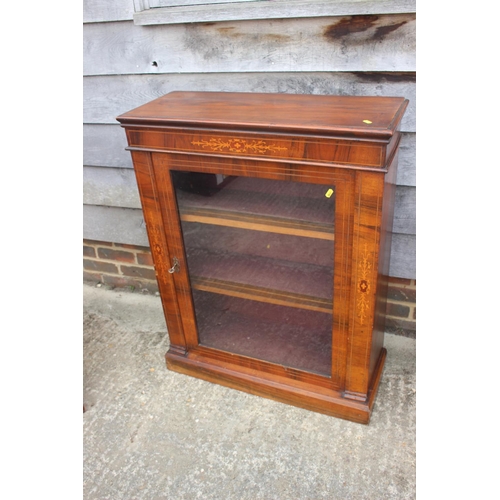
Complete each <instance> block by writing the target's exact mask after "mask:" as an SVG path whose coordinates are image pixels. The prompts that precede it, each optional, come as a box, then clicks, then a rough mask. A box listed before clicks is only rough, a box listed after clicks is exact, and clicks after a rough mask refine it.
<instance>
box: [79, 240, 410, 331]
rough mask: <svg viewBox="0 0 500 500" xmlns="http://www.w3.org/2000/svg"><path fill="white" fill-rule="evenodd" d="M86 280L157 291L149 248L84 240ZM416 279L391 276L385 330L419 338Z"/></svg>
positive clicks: (145, 290) (107, 284)
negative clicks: (417, 329) (417, 330)
mask: <svg viewBox="0 0 500 500" xmlns="http://www.w3.org/2000/svg"><path fill="white" fill-rule="evenodd" d="M83 279H84V281H86V282H91V283H101V284H103V285H106V286H109V287H111V288H129V289H132V290H137V291H143V292H147V293H156V292H158V284H157V282H156V277H155V272H154V269H153V260H152V258H151V252H150V250H149V248H148V247H137V246H134V245H121V244H118V243H107V242H103V241H90V240H84V242H83ZM416 319H417V316H416V280H409V279H400V278H389V291H388V295H387V320H386V331H387V332H390V333H395V334H397V335H403V336H405V337H411V338H416Z"/></svg>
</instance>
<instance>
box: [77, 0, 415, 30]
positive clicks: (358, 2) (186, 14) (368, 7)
mask: <svg viewBox="0 0 500 500" xmlns="http://www.w3.org/2000/svg"><path fill="white" fill-rule="evenodd" d="M239 1H242V0H239ZM243 1H248V0H243ZM250 1H252V5H246V6H244V7H243V8H241V7H239V6H238V5H236V7H235V3H233V4H232V5H225V6H222V7H219V8H217V7H215V8H214V5H202V6H198V7H195V8H194V9H193V8H192V7H185V6H186V5H194V4H208V3H209V0H178V1H177V2H169V5H182V6H183V7H176V8H175V9H168V10H162V11H159V10H158V9H157V10H156V11H153V12H148V13H147V14H145V13H142V12H141V11H140V10H138V12H137V14H136V16H135V17H136V23H143V22H149V23H152V22H153V23H157V22H160V23H168V24H172V23H184V22H194V21H195V20H197V19H198V20H201V19H204V20H210V21H221V20H228V19H270V18H272V17H274V18H281V19H282V18H286V17H311V16H314V17H321V16H346V15H350V16H354V15H367V14H398V13H404V12H415V11H416V1H415V0H345V1H335V2H332V0H272V1H255V0H250ZM148 3H149V5H150V7H153V4H155V5H154V6H155V7H158V6H159V7H162V6H165V5H163V3H159V2H154V1H153V0H150V1H149V2H148ZM224 3H231V2H224ZM156 4H158V5H156ZM228 16H231V17H228ZM133 17H134V4H133V0H127V1H123V0H84V2H83V22H84V23H90V22H109V21H124V20H132V19H133ZM141 18H142V19H141Z"/></svg>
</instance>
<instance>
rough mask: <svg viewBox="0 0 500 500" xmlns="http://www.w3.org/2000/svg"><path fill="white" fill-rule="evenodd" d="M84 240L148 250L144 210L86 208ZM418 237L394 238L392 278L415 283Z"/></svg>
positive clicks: (89, 206)
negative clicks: (123, 244)
mask: <svg viewBox="0 0 500 500" xmlns="http://www.w3.org/2000/svg"><path fill="white" fill-rule="evenodd" d="M83 238H84V239H89V240H98V241H113V242H115V243H125V244H131V245H141V246H149V242H148V239H147V235H146V228H145V226H144V220H143V216H142V210H140V209H133V208H117V207H101V206H95V205H84V206H83ZM415 242H416V237H415V235H409V234H398V233H395V234H393V236H392V252H391V267H390V273H389V274H390V276H393V277H397V278H407V279H415V277H416V258H415V254H416V245H415Z"/></svg>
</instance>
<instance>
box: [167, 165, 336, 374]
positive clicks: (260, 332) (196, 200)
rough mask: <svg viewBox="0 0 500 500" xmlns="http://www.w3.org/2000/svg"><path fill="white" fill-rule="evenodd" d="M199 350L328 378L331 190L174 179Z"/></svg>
mask: <svg viewBox="0 0 500 500" xmlns="http://www.w3.org/2000/svg"><path fill="white" fill-rule="evenodd" d="M172 178H173V183H174V186H175V192H176V199H177V204H178V211H179V214H180V220H181V226H182V234H183V240H184V246H185V253H186V259H187V267H188V271H189V276H190V282H191V288H192V294H193V303H194V310H195V316H196V324H197V331H198V339H199V344H200V345H201V346H205V347H209V348H213V349H218V350H222V351H226V352H230V353H234V354H239V355H242V356H247V357H250V358H254V359H259V360H262V361H267V362H270V363H275V364H278V365H282V366H285V367H289V368H295V369H298V370H304V371H308V372H312V373H317V374H319V375H324V376H330V373H331V358H332V310H333V266H334V239H335V229H334V214H335V192H334V189H333V188H332V186H331V185H318V184H306V183H297V182H292V181H279V180H269V179H259V178H252V177H242V176H229V177H226V176H224V175H221V174H208V173H200V172H181V171H173V172H172Z"/></svg>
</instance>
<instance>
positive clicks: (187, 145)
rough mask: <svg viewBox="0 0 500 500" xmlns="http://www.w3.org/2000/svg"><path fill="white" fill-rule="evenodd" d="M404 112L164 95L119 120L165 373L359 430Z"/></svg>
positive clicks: (354, 102) (388, 103)
mask: <svg viewBox="0 0 500 500" xmlns="http://www.w3.org/2000/svg"><path fill="white" fill-rule="evenodd" d="M407 104H408V101H407V100H406V99H404V98H399V97H348V96H315V95H286V94H258V93H229V92H172V93H170V94H167V95H165V96H163V97H160V98H159V99H156V100H154V101H152V102H150V103H148V104H145V105H143V106H141V107H138V108H136V109H134V110H132V111H130V112H128V113H125V114H123V115H121V116H119V117H118V118H117V120H118V121H119V122H120V123H121V125H122V126H123V127H124V128H125V130H126V134H127V140H128V146H129V147H128V149H129V150H130V151H131V154H132V159H133V164H134V170H135V173H136V178H137V184H138V187H139V193H140V197H141V202H142V208H143V213H144V219H145V222H146V228H147V233H148V238H149V242H150V247H151V251H152V255H153V260H154V265H155V271H156V276H157V280H158V285H159V289H160V295H161V301H162V305H163V310H164V313H165V318H166V323H167V328H168V333H169V338H170V348H169V351H168V352H167V354H166V362H167V367H168V368H169V369H171V370H174V371H176V372H180V373H184V374H188V375H192V376H195V377H199V378H202V379H204V380H207V381H210V382H215V383H218V384H222V385H224V386H228V387H232V388H235V389H240V390H243V391H247V392H249V393H252V394H256V395H259V396H263V397H268V398H271V399H274V400H277V401H281V402H284V403H287V404H291V405H296V406H299V407H302V408H306V409H309V410H312V411H317V412H321V413H325V414H328V415H333V416H336V417H341V418H345V419H348V420H352V421H355V422H361V423H368V422H369V419H370V414H371V411H372V407H373V404H374V400H375V396H376V393H377V388H378V385H379V382H380V378H381V375H382V370H383V366H384V361H385V357H386V350H385V349H384V347H383V340H384V314H385V304H386V291H387V276H388V274H389V257H390V247H391V243H390V239H391V229H392V219H393V204H394V189H395V180H396V170H397V157H398V146H399V141H400V137H401V134H400V131H399V130H400V123H401V119H402V116H403V114H404V112H405V109H406V106H407Z"/></svg>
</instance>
